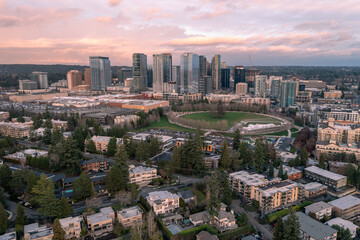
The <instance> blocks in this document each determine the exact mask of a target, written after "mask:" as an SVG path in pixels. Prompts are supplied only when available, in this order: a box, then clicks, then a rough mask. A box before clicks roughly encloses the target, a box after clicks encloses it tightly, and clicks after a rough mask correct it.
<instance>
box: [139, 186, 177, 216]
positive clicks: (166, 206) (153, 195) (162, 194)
mask: <svg viewBox="0 0 360 240" xmlns="http://www.w3.org/2000/svg"><path fill="white" fill-rule="evenodd" d="M179 199H180V197H179V196H178V195H177V194H173V193H170V192H168V191H156V192H150V193H149V196H147V197H146V200H147V202H148V203H149V205H150V206H151V207H152V208H153V210H154V213H155V214H156V215H159V214H167V213H170V212H174V211H175V210H176V209H177V208H179Z"/></svg>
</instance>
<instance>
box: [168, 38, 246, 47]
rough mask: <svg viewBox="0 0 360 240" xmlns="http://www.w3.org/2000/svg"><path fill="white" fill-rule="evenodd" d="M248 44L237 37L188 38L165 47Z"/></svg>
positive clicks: (177, 40)
mask: <svg viewBox="0 0 360 240" xmlns="http://www.w3.org/2000/svg"><path fill="white" fill-rule="evenodd" d="M247 43H248V42H247V41H246V40H244V39H242V38H235V37H204V36H201V37H188V38H181V39H173V40H171V41H168V42H165V43H164V45H169V46H213V45H221V44H230V45H239V44H241V45H242V44H247Z"/></svg>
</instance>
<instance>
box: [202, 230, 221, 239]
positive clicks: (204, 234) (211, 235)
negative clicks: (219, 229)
mask: <svg viewBox="0 0 360 240" xmlns="http://www.w3.org/2000/svg"><path fill="white" fill-rule="evenodd" d="M196 240H219V238H218V237H217V236H216V235H213V234H210V233H209V232H207V231H201V232H199V233H198V234H197V235H196Z"/></svg>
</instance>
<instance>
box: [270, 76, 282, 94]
mask: <svg viewBox="0 0 360 240" xmlns="http://www.w3.org/2000/svg"><path fill="white" fill-rule="evenodd" d="M281 81H282V77H277V76H270V96H271V97H274V98H279V97H280V93H281Z"/></svg>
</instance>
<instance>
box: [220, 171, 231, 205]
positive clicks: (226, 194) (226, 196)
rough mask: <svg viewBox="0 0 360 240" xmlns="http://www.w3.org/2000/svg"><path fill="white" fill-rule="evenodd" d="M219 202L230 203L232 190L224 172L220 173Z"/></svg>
mask: <svg viewBox="0 0 360 240" xmlns="http://www.w3.org/2000/svg"><path fill="white" fill-rule="evenodd" d="M220 182H221V185H220V189H221V196H222V197H221V202H223V203H225V204H226V205H230V204H231V202H232V191H231V188H230V184H229V177H228V175H227V174H226V173H220Z"/></svg>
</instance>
